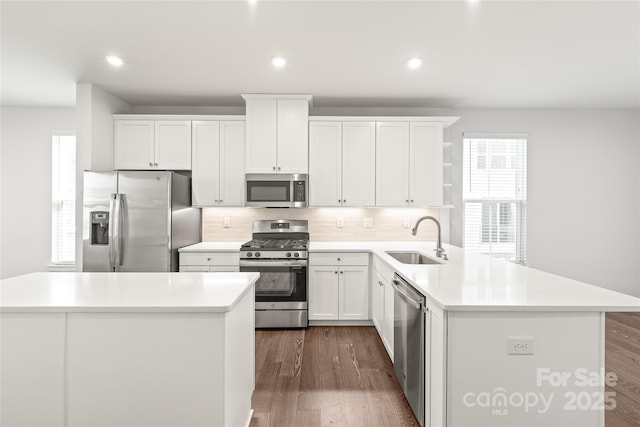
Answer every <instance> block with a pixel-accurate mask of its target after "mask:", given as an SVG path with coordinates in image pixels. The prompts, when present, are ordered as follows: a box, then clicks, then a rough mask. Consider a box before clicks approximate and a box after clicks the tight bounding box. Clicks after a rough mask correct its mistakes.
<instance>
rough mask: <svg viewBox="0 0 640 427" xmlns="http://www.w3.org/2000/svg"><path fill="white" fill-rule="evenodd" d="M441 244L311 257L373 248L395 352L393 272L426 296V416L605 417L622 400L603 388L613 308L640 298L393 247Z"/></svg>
mask: <svg viewBox="0 0 640 427" xmlns="http://www.w3.org/2000/svg"><path fill="white" fill-rule="evenodd" d="M434 247H435V244H434V242H415V241H414V242H312V243H311V245H310V248H309V252H310V262H311V263H312V264H313V256H314V254H321V255H322V256H324V257H327V256H328V255H329V254H333V255H334V256H335V258H336V259H341V258H345V254H350V253H369V254H371V269H370V271H371V273H372V274H373V275H374V277H375V279H374V280H371V294H373V295H372V297H371V300H372V302H371V305H372V310H371V311H372V313H373V315H372V318H373V321H374V324H375V326H376V328H377V329H378V332H379V334H380V336H381V338H382V340H383V343H384V344H385V347H387V350H388V351H389V354H390V357H391V358H392V360H393V347H394V326H393V325H394V321H395V319H394V312H393V306H394V304H393V301H391V303H390V304H389V301H388V297H389V296H391V300H393V289H392V288H393V286H392V283H393V280H394V274H398V275H400V276H401V277H402V278H404V279H405V280H406V281H407V282H409V283H410V284H411V285H412V286H413V287H414V288H415V289H416V290H417V291H418V292H420V293H421V294H422V295H424V296H425V297H426V316H425V317H426V320H425V323H426V328H425V345H426V349H425V391H424V396H425V401H426V403H425V408H426V409H425V418H426V421H425V424H426V425H429V426H451V427H458V426H465V427H470V426H489V425H490V426H495V427H498V426H504V427H513V426H518V427H525V426H529V427H534V426H535V427H537V426H557V427H561V426H562V427H567V426H576V427H578V426H580V427H587V426H594V427H595V426H604V411H605V410H606V409H608V408H612V407H613V405H616V396H615V393H614V394H611V393H608V392H605V388H604V384H609V385H613V384H614V383H615V382H616V373H615V372H604V366H605V364H604V335H605V327H604V322H605V312H611V311H620V312H640V299H638V298H635V297H632V296H629V295H624V294H621V293H618V292H613V291H610V290H607V289H603V288H600V287H597V286H592V285H588V284H586V283H581V282H578V281H575V280H571V279H567V278H564V277H560V276H557V275H554V274H550V273H546V272H543V271H540V270H536V269H532V268H527V267H523V266H520V265H515V264H512V263H508V262H505V261H502V260H497V259H492V258H489V257H487V256H484V255H478V254H474V253H472V252H468V251H465V250H464V249H461V248H458V247H454V246H449V245H445V249H446V253H447V255H448V258H449V259H448V260H447V261H443V260H437V259H436V260H437V261H439V262H440V263H438V264H423V265H414V264H405V263H402V262H399V261H398V260H396V259H395V258H393V257H392V256H391V255H390V254H389V253H387V252H388V251H389V252H392V251H417V252H420V253H422V254H425V255H426V256H428V257H433V249H434ZM311 286H313V284H311ZM383 288H387V289H391V293H389V292H386V291H384V290H382V291H380V289H383ZM381 300H382V302H380V301H381ZM312 303H313V302H312V301H310V310H312V309H311V305H312ZM380 304H381V305H380ZM380 307H382V308H380ZM380 310H381V311H380ZM381 312H382V314H380V313H381ZM376 317H378V318H380V317H381V318H382V320H381V321H377V320H376ZM389 322H390V324H391V326H390V327H385V324H386V325H388V324H389Z"/></svg>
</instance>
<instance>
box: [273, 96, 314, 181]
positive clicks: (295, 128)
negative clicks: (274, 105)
mask: <svg viewBox="0 0 640 427" xmlns="http://www.w3.org/2000/svg"><path fill="white" fill-rule="evenodd" d="M277 135H278V143H277V150H276V152H277V160H278V162H277V163H278V164H277V170H278V173H308V172H309V160H308V159H309V101H308V100H307V99H279V100H278V129H277Z"/></svg>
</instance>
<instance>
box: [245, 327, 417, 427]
mask: <svg viewBox="0 0 640 427" xmlns="http://www.w3.org/2000/svg"><path fill="white" fill-rule="evenodd" d="M252 403H253V409H254V415H253V419H252V420H251V424H250V425H251V426H252V427H258V426H278V427H281V426H417V425H418V422H417V420H416V419H415V417H414V416H413V413H412V412H411V409H410V408H409V405H408V403H407V401H406V399H405V398H404V395H403V394H402V390H401V389H400V385H399V384H398V383H397V381H396V379H395V376H394V373H393V365H392V364H391V360H390V359H389V357H388V356H387V352H386V350H385V349H384V346H383V345H382V341H380V338H379V337H378V333H377V332H376V330H375V328H374V327H320V326H316V327H309V328H307V329H306V330H257V331H256V390H255V392H254V393H253V402H252Z"/></svg>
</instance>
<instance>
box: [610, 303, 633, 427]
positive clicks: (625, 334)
mask: <svg viewBox="0 0 640 427" xmlns="http://www.w3.org/2000/svg"><path fill="white" fill-rule="evenodd" d="M605 328H606V334H605V341H606V345H605V370H606V372H614V373H615V374H616V375H617V376H618V382H617V384H616V386H615V387H608V386H607V387H606V391H612V392H615V393H616V394H615V401H616V407H615V408H614V409H613V410H609V411H605V426H606V427H638V426H640V313H607V318H606V321H605Z"/></svg>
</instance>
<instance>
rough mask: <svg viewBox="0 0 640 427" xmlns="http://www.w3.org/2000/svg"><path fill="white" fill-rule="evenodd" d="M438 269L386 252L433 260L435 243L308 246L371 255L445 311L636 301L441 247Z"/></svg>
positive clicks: (629, 305)
mask: <svg viewBox="0 0 640 427" xmlns="http://www.w3.org/2000/svg"><path fill="white" fill-rule="evenodd" d="M444 247H445V249H446V253H447V255H448V257H449V260H448V261H443V263H442V264H441V265H411V264H403V263H400V262H399V261H397V260H395V259H394V258H392V257H391V256H390V255H388V254H386V253H385V251H388V250H395V251H398V250H416V251H419V252H422V253H424V254H425V255H428V256H431V257H434V258H435V253H434V252H433V249H434V248H435V242H424V241H422V242H416V241H412V242H313V241H312V242H311V244H310V247H309V252H311V253H314V252H370V253H373V254H374V255H375V256H376V257H378V259H380V260H381V261H383V262H385V263H386V264H387V265H388V266H389V267H391V269H392V270H394V271H395V272H397V273H399V274H400V275H401V276H402V277H404V278H405V279H406V280H408V281H409V282H410V283H411V284H412V285H413V286H414V287H415V288H416V289H417V290H418V291H420V292H421V293H422V294H424V295H425V296H426V297H427V298H429V299H431V300H432V301H433V302H434V303H435V304H436V305H438V306H439V307H440V308H442V309H444V310H455V311H635V312H640V299H639V298H635V297H632V296H629V295H626V294H622V293H619V292H614V291H611V290H608V289H605V288H601V287H598V286H593V285H589V284H586V283H582V282H578V281H576V280H571V279H567V278H565V277H561V276H558V275H555V274H551V273H546V272H543V271H540V270H536V269H533V268H529V267H523V266H521V265H517V264H513V263H509V262H506V261H503V260H498V259H493V258H490V257H488V256H485V255H479V254H474V253H471V252H467V251H465V250H464V249H462V248H458V247H456V246H450V245H444Z"/></svg>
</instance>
